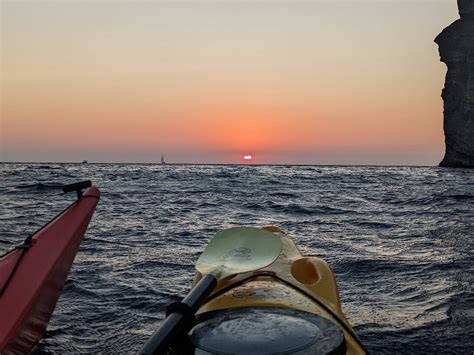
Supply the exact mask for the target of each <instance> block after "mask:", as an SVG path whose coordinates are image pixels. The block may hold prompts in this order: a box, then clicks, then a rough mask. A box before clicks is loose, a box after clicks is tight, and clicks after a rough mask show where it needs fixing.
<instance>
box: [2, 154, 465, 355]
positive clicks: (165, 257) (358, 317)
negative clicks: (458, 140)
mask: <svg viewBox="0 0 474 355" xmlns="http://www.w3.org/2000/svg"><path fill="white" fill-rule="evenodd" d="M81 180H92V182H93V184H94V185H95V186H97V187H98V188H99V189H100V191H101V193H102V196H101V200H100V202H99V204H98V207H97V210H96V212H95V214H94V216H93V218H92V221H91V223H90V225H89V228H88V230H87V233H86V237H85V239H84V240H83V242H82V244H81V247H80V250H79V252H78V254H77V256H76V259H75V261H74V264H73V267H72V269H71V272H70V274H69V277H68V280H67V282H66V284H65V287H64V290H63V293H62V295H61V297H60V299H59V302H58V304H57V307H56V310H55V312H54V315H53V317H52V319H51V322H50V324H49V326H48V329H47V332H46V334H45V337H44V339H43V340H42V341H41V343H40V344H39V346H38V347H37V348H36V350H35V351H34V353H35V354H53V353H55V354H56V353H117V354H119V353H133V352H136V351H138V350H139V349H140V347H141V346H142V345H143V344H144V343H145V342H146V340H147V338H148V337H149V336H150V334H152V333H153V332H154V331H155V330H156V329H157V328H158V326H159V324H160V322H161V320H162V319H163V316H164V310H165V306H166V305H167V304H169V303H171V302H174V301H179V300H180V299H181V298H182V297H183V296H185V295H186V293H187V292H188V291H189V289H190V285H191V282H192V279H193V277H194V275H195V269H194V264H195V262H196V260H197V258H198V257H199V255H200V254H201V253H202V251H203V250H204V248H205V247H206V245H207V243H208V242H209V240H210V239H211V238H212V236H213V235H214V234H215V233H216V232H218V231H219V230H222V229H224V228H229V227H234V226H253V227H262V226H266V225H275V226H278V227H280V228H281V229H282V230H284V231H285V232H286V233H287V234H288V235H290V236H291V237H292V238H293V240H294V241H295V243H296V244H297V246H298V247H299V249H300V250H301V252H302V253H303V254H305V255H307V256H316V257H320V258H323V259H324V260H326V261H327V262H328V263H329V264H330V265H331V267H332V269H333V271H334V273H335V277H336V280H337V284H338V287H339V292H340V296H341V302H342V308H343V311H344V313H345V314H346V315H347V318H348V319H349V321H350V323H351V324H352V325H353V327H354V329H355V331H356V333H357V334H358V336H359V337H360V339H361V340H362V342H363V343H364V344H365V345H366V347H367V348H368V349H369V350H370V351H371V353H373V354H473V353H474V292H473V281H474V253H473V247H474V170H468V169H448V168H439V167H380V166H290V165H288V166H263V165H259V166H252V165H247V166H245V165H168V164H167V165H153V164H144V165H140V164H57V163H51V164H45V163H40V164H38V163H36V164H27V163H2V164H0V201H1V211H0V212H1V213H0V226H1V237H0V253H3V252H5V251H7V250H9V249H11V248H12V247H13V246H15V245H17V244H19V243H20V242H22V241H23V239H24V238H25V237H26V236H28V235H29V234H30V233H32V232H34V231H35V230H36V229H38V228H39V227H41V226H42V225H43V224H44V223H46V222H47V221H49V220H50V219H51V218H52V217H53V216H54V215H56V214H57V213H58V212H60V211H61V210H62V209H63V208H65V207H66V206H67V205H68V204H70V203H71V202H73V201H74V199H75V194H66V195H63V194H61V192H62V190H61V186H62V185H63V184H69V183H73V182H77V181H81Z"/></svg>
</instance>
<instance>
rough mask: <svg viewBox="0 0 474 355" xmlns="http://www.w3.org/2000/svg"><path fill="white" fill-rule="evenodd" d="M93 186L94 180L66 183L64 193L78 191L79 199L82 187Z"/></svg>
mask: <svg viewBox="0 0 474 355" xmlns="http://www.w3.org/2000/svg"><path fill="white" fill-rule="evenodd" d="M91 186H92V182H91V181H90V180H86V181H80V182H76V183H74V184H69V185H64V186H63V191H64V193H68V192H72V191H76V193H77V198H78V199H79V198H81V197H82V189H87V188H88V187H91Z"/></svg>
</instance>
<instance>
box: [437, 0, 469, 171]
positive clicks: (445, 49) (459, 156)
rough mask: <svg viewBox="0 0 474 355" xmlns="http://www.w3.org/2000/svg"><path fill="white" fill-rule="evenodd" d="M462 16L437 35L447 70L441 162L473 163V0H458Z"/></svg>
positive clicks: (455, 163) (455, 164) (446, 164)
mask: <svg viewBox="0 0 474 355" xmlns="http://www.w3.org/2000/svg"><path fill="white" fill-rule="evenodd" d="M458 7H459V15H460V16H461V18H460V19H459V20H456V21H454V22H453V23H452V24H451V25H450V26H448V27H447V28H445V29H444V30H443V31H442V32H441V33H440V34H439V35H438V37H436V39H435V42H436V43H437V44H438V46H439V54H440V57H441V61H443V62H444V63H446V66H447V67H448V72H447V73H446V82H445V85H444V89H443V93H442V95H441V96H442V98H443V100H444V135H445V142H446V153H445V155H444V159H443V161H442V162H441V163H440V166H450V167H471V168H473V167H474V0H458Z"/></svg>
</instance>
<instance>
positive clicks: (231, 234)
mask: <svg viewBox="0 0 474 355" xmlns="http://www.w3.org/2000/svg"><path fill="white" fill-rule="evenodd" d="M281 248H282V242H281V239H280V237H279V236H278V235H276V234H274V233H271V232H267V231H265V230H262V229H258V228H251V227H235V228H230V229H225V230H223V231H220V232H218V233H217V234H216V235H215V236H214V238H212V240H211V241H210V242H209V244H208V246H207V248H206V250H204V252H203V253H202V255H201V256H200V257H199V259H198V261H197V263H196V269H197V270H198V271H199V272H200V273H201V274H206V273H212V274H214V275H215V277H216V278H217V280H218V281H220V280H222V279H224V278H226V277H228V276H230V275H235V274H240V273H244V272H250V271H254V270H258V269H261V268H264V267H266V266H268V265H270V264H271V263H273V262H274V261H275V260H276V259H277V258H278V256H279V255H280V252H281Z"/></svg>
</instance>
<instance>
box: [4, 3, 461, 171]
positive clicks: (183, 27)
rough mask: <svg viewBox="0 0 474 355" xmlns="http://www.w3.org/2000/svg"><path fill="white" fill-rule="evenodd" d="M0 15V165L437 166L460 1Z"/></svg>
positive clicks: (109, 8)
mask: <svg viewBox="0 0 474 355" xmlns="http://www.w3.org/2000/svg"><path fill="white" fill-rule="evenodd" d="M0 6H1V44H2V48H1V126H0V139H1V155H0V160H1V161H82V160H83V159H87V160H89V161H91V162H159V160H160V157H161V154H162V153H163V154H164V155H165V158H166V160H168V161H169V162H175V163H179V162H181V163H240V162H243V161H244V160H243V157H244V155H252V157H253V160H252V162H254V163H271V164H273V163H291V164H386V165H391V164H394V165H435V164H437V163H439V161H440V160H441V158H442V155H443V152H444V135H443V130H442V119H443V114H442V112H443V104H442V100H441V97H440V94H441V90H442V88H443V85H444V75H445V73H446V67H445V65H444V64H443V63H441V62H440V61H439V55H438V48H437V45H436V44H435V43H434V42H433V39H434V38H435V37H436V35H437V34H438V33H439V32H440V31H441V30H442V29H443V28H444V27H446V26H448V25H449V24H450V23H451V22H452V21H454V20H455V19H457V18H458V17H459V16H458V13H457V6H456V0H432V1H430V0H397V1H395V0H394V1H388V0H387V1H385V0H379V1H377V0H371V1H369V0H366V1H363V0H352V1H350V0H347V1H334V0H327V1H299V2H295V1H288V2H284V1H271V0H267V1H260V2H254V1H219V2H213V1H188V2H177V1H168V2H164V1H154V2H153V1H147V2H144V1H117V2H114V1H102V2H99V1H68V0H62V1H51V2H46V1H41V0H38V1H31V2H23V1H22V2H20V1H2V2H1V5H0Z"/></svg>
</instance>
